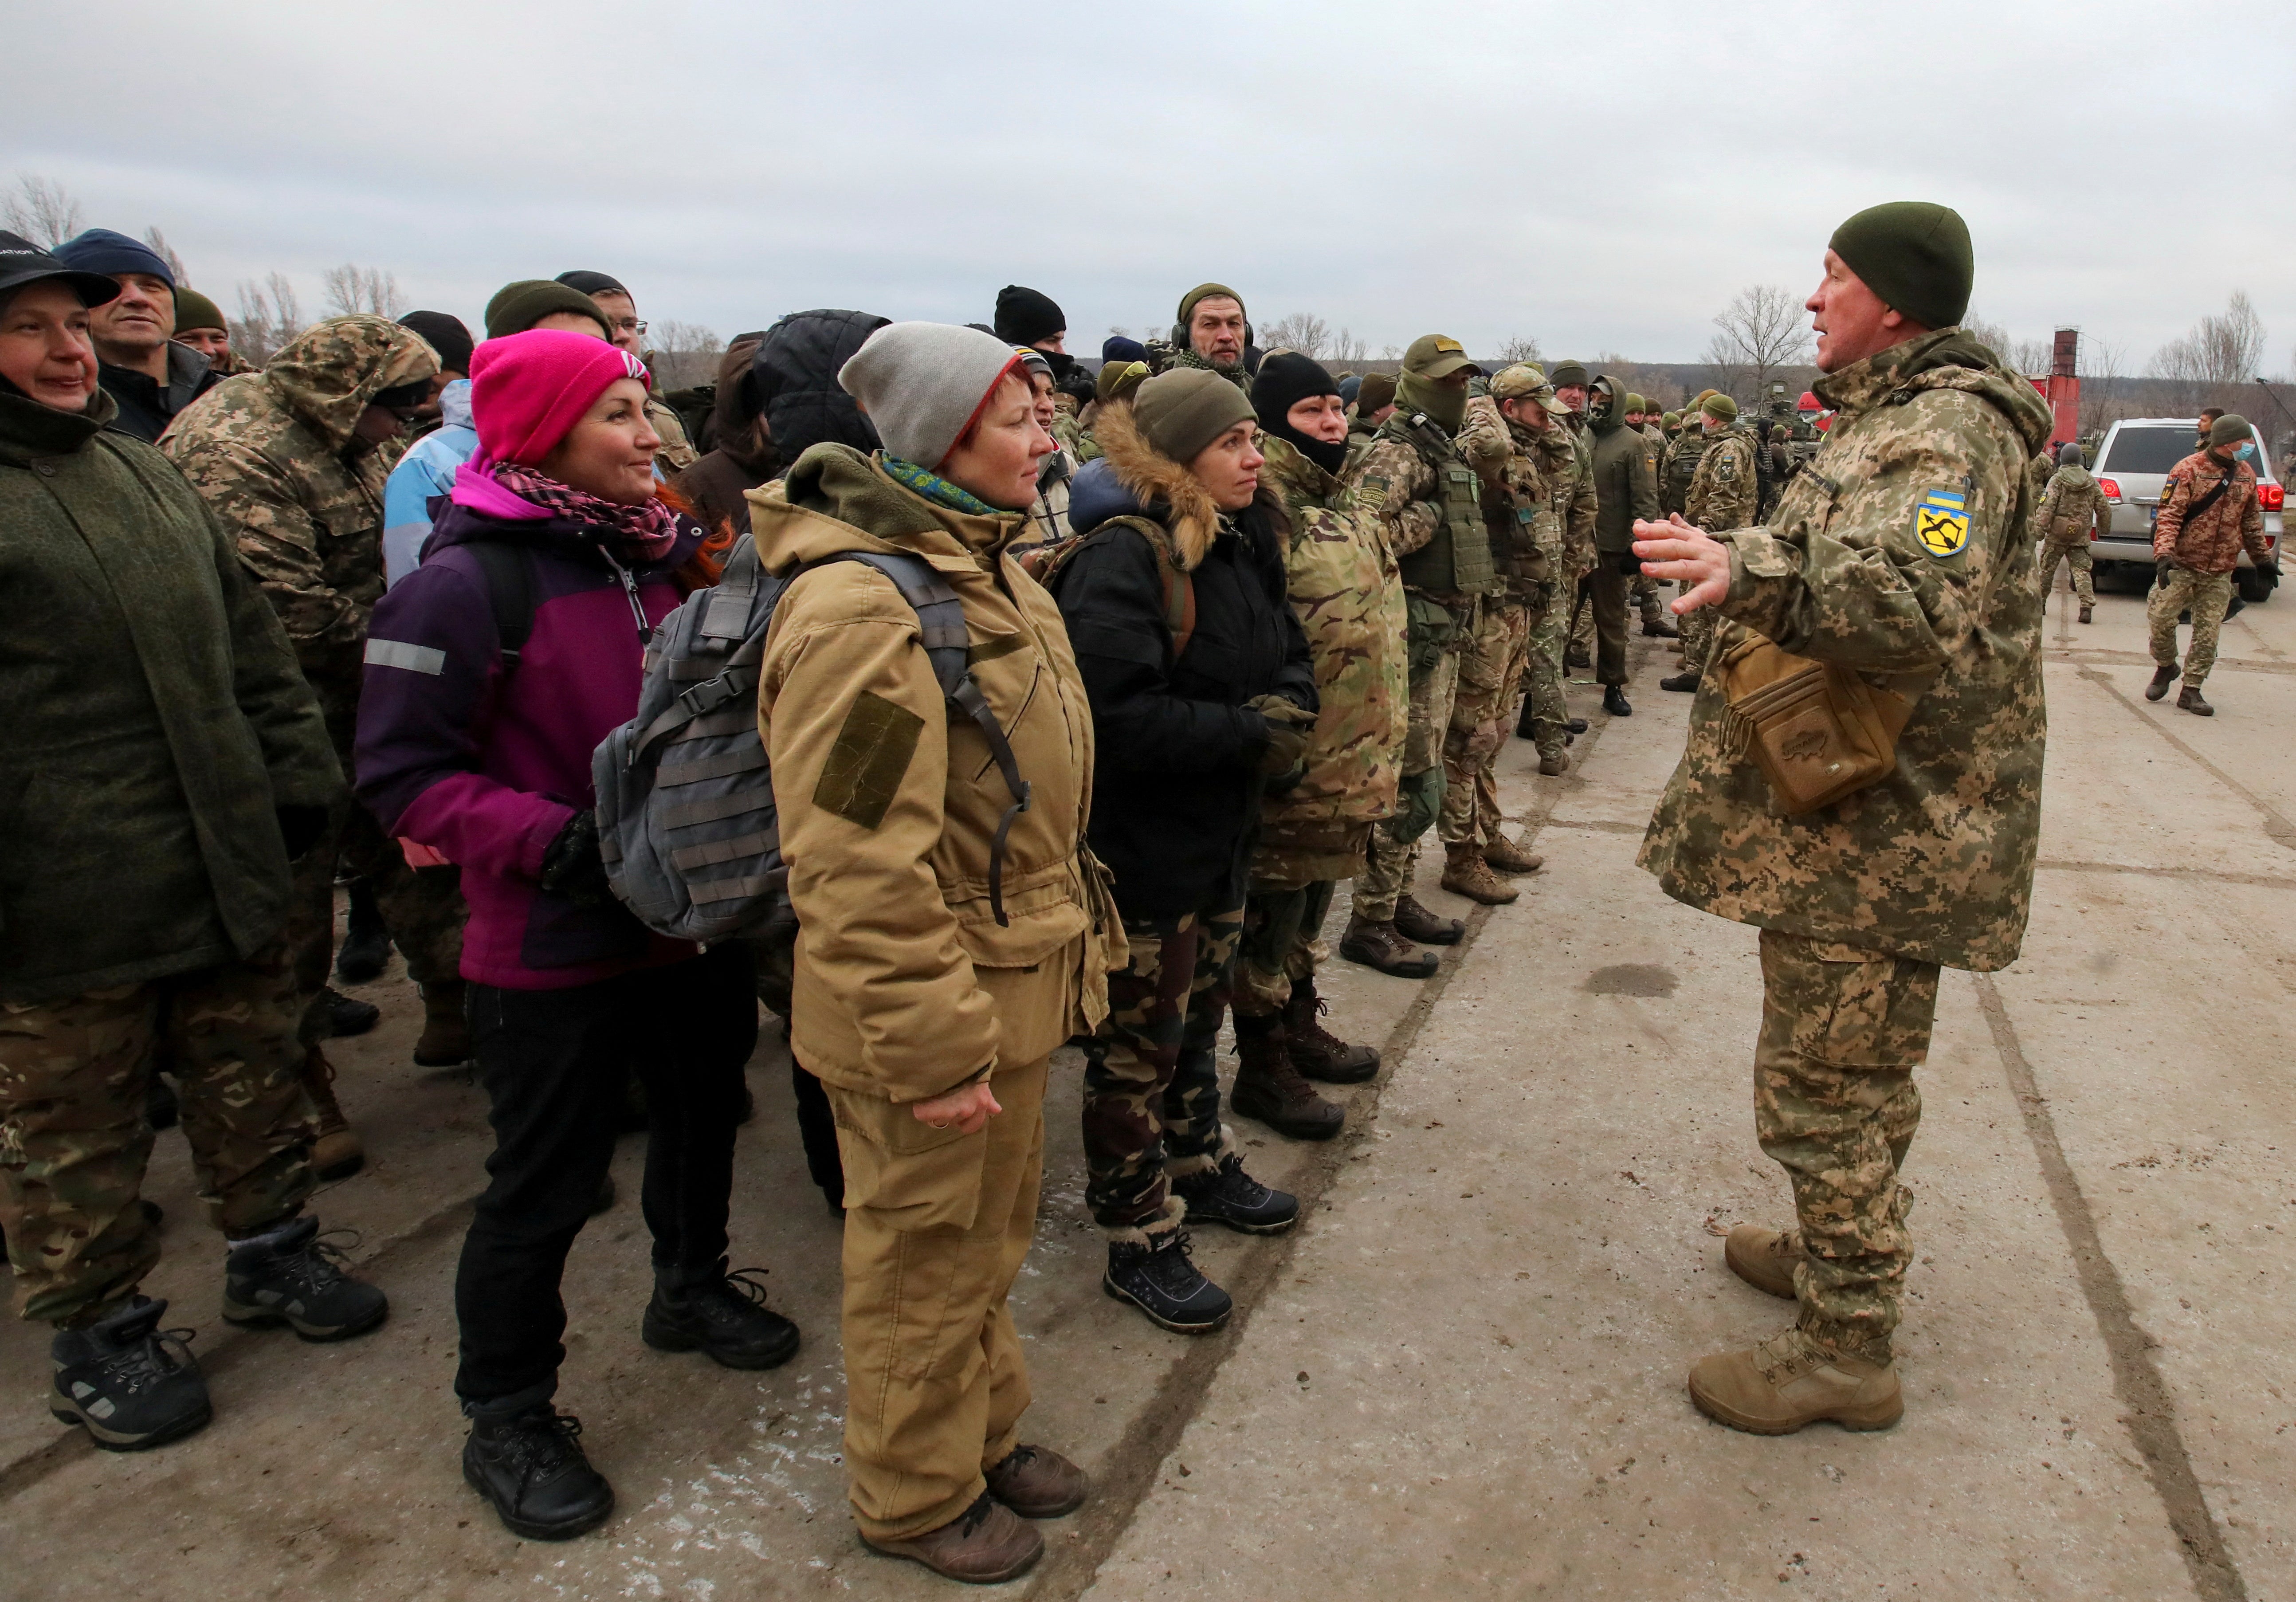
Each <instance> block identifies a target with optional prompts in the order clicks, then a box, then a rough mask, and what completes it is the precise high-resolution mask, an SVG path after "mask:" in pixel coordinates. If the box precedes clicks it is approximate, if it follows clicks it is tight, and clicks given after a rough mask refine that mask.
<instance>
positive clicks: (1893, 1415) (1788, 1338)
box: [1690, 1329, 1906, 1435]
mask: <svg viewBox="0 0 2296 1602" xmlns="http://www.w3.org/2000/svg"><path fill="white" fill-rule="evenodd" d="M1690 1400H1691V1401H1693V1402H1695V1403H1697V1404H1698V1410H1699V1411H1700V1412H1702V1413H1703V1414H1705V1415H1706V1416H1707V1417H1709V1418H1711V1419H1713V1420H1714V1421H1715V1422H1716V1423H1718V1424H1726V1425H1729V1426H1730V1427H1731V1428H1732V1429H1734V1430H1744V1431H1745V1432H1747V1434H1753V1435H1791V1434H1793V1433H1794V1432H1795V1431H1796V1430H1798V1429H1800V1428H1801V1427H1802V1426H1803V1425H1806V1424H1816V1423H1817V1422H1818V1421H1819V1420H1820V1419H1830V1420H1832V1421H1833V1423H1835V1424H1838V1425H1841V1427H1842V1428H1843V1429H1846V1430H1886V1429H1888V1428H1889V1427H1890V1425H1893V1424H1895V1423H1897V1422H1898V1419H1899V1418H1900V1417H1904V1415H1905V1411H1906V1401H1905V1395H1904V1393H1902V1392H1901V1391H1900V1390H1899V1389H1898V1368H1897V1365H1896V1364H1895V1363H1892V1362H1890V1361H1888V1360H1882V1361H1881V1362H1874V1361H1872V1360H1868V1359H1865V1358H1857V1357H1850V1356H1848V1355H1846V1354H1844V1353H1841V1352H1835V1351H1828V1350H1826V1349H1825V1347H1823V1346H1820V1345H1818V1344H1816V1343H1815V1342H1813V1341H1812V1340H1811V1339H1810V1338H1809V1337H1808V1335H1804V1334H1803V1333H1802V1332H1801V1331H1800V1330H1799V1329H1789V1330H1787V1331H1786V1332H1785V1333H1784V1335H1774V1336H1772V1337H1771V1338H1770V1339H1769V1340H1767V1341H1764V1342H1763V1343H1761V1344H1760V1345H1759V1346H1756V1347H1753V1348H1752V1349H1751V1350H1750V1351H1730V1352H1724V1353H1722V1354H1721V1355H1719V1356H1717V1357H1708V1358H1701V1359H1699V1360H1698V1361H1697V1362H1696V1363H1695V1364H1693V1366H1692V1368H1691V1370H1690Z"/></svg>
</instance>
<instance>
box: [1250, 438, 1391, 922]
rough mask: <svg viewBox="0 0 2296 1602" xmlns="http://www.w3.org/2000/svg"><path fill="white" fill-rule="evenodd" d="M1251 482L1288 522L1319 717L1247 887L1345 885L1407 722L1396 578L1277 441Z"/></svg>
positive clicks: (1383, 548)
mask: <svg viewBox="0 0 2296 1602" xmlns="http://www.w3.org/2000/svg"><path fill="white" fill-rule="evenodd" d="M1260 443H1261V448H1263V449H1264V450H1265V451H1266V453H1267V466H1265V467H1264V468H1262V469H1261V470H1260V481H1261V482H1262V483H1263V484H1265V485H1266V486H1267V488H1268V489H1272V490H1274V491H1275V495H1276V498H1277V499H1278V500H1279V501H1281V502H1282V504H1283V513H1284V515H1285V517H1286V519H1287V520H1288V521H1289V522H1290V525H1291V526H1290V529H1289V530H1288V531H1287V532H1286V534H1285V537H1284V542H1283V543H1284V558H1283V565H1284V571H1285V572H1286V574H1287V576H1288V579H1287V582H1288V587H1289V590H1290V593H1291V596H1292V611H1293V612H1297V613H1298V614H1299V617H1300V628H1302V629H1303V630H1305V631H1306V633H1307V636H1308V651H1309V653H1311V655H1312V656H1313V659H1314V661H1315V668H1316V695H1317V697H1318V699H1319V707H1318V710H1317V711H1316V728H1315V733H1314V735H1313V737H1312V738H1311V739H1310V740H1309V742H1308V754H1307V776H1306V777H1305V778H1303V779H1301V780H1300V783H1299V784H1297V785H1294V786H1292V789H1290V790H1288V791H1286V792H1285V793H1283V794H1282V795H1271V796H1269V797H1267V800H1266V801H1264V802H1263V803H1262V805H1261V808H1260V833H1259V847H1258V850H1257V854H1256V856H1255V857H1254V859H1253V862H1252V868H1251V876H1252V880H1253V882H1254V883H1259V884H1267V885H1275V886H1291V885H1299V884H1309V883H1315V882H1316V881H1318V880H1322V879H1344V878H1348V877H1349V876H1350V875H1353V874H1355V873H1356V872H1357V869H1358V868H1359V867H1361V866H1362V863H1363V852H1364V846H1365V842H1367V841H1368V839H1369V838H1370V835H1371V827H1372V825H1374V823H1377V822H1378V821H1379V820H1380V819H1381V818H1383V817H1387V816H1388V815H1389V814H1390V813H1392V812H1393V811H1394V810H1395V787H1396V777H1397V775H1398V771H1399V767H1398V765H1399V763H1400V762H1401V760H1402V755H1403V741H1404V735H1406V733H1407V732H1408V729H1409V725H1410V713H1411V686H1410V680H1409V676H1408V674H1407V672H1406V665H1407V661H1406V650H1405V645H1404V625H1405V611H1404V596H1403V579H1402V576H1401V575H1400V574H1399V573H1398V571H1396V565H1395V557H1394V555H1393V554H1392V553H1391V552H1390V550H1389V549H1388V547H1387V540H1386V538H1385V536H1384V534H1383V533H1382V530H1381V527H1380V523H1379V520H1378V519H1377V518H1376V517H1374V516H1372V515H1371V514H1370V513H1367V512H1366V511H1365V510H1364V509H1363V508H1361V507H1360V506H1358V505H1357V500H1356V492H1355V491H1354V490H1353V489H1350V488H1349V487H1348V486H1347V485H1345V484H1343V483H1342V482H1341V481H1340V480H1338V479H1335V478H1333V476H1332V475H1331V474H1330V473H1328V472H1324V470H1323V469H1322V468H1321V467H1319V466H1317V465H1316V464H1315V463H1313V462H1311V461H1309V460H1308V458H1307V457H1306V456H1302V455H1301V454H1300V452H1299V451H1298V450H1296V449H1294V448H1292V445H1291V444H1290V443H1289V442H1287V441H1285V440H1279V439H1275V438H1267V439H1264V440H1261V442H1260Z"/></svg>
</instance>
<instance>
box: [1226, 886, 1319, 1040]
mask: <svg viewBox="0 0 2296 1602" xmlns="http://www.w3.org/2000/svg"><path fill="white" fill-rule="evenodd" d="M1338 883H1339V882H1338V881H1337V880H1334V879H1322V880H1318V881H1317V882H1316V883H1313V884H1296V885H1283V886H1275V885H1267V886H1262V885H1259V884H1255V885H1253V886H1252V887H1251V895H1249V896H1248V897H1246V898H1245V900H1244V903H1243V941H1242V945H1240V946H1239V947H1238V948H1237V949H1236V959H1235V986H1234V989H1235V1014H1236V1016H1237V1017H1239V1018H1272V1017H1274V1016H1275V1015H1277V1014H1278V1013H1281V1012H1282V1011H1283V1008H1284V1007H1285V1006H1286V1005H1288V1004H1289V1003H1290V1001H1291V999H1292V986H1293V985H1294V984H1296V983H1298V982H1300V981H1301V980H1303V979H1313V978H1314V977H1315V976H1316V965H1317V964H1318V963H1321V962H1324V961H1326V960H1328V959H1329V958H1330V957H1331V954H1332V953H1331V948H1330V947H1329V946H1327V945H1325V944H1324V938H1323V935H1324V919H1325V918H1327V917H1329V916H1331V914H1332V892H1333V891H1334V890H1335V889H1337V888H1338Z"/></svg>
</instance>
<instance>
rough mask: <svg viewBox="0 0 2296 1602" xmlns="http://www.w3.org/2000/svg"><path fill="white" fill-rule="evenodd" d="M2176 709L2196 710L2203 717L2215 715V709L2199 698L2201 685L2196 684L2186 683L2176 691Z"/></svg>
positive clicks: (2184, 710) (2182, 710)
mask: <svg viewBox="0 0 2296 1602" xmlns="http://www.w3.org/2000/svg"><path fill="white" fill-rule="evenodd" d="M2177 711H2180V712H2198V713H2199V714H2200V715H2201V716H2202V717H2203V718H2213V717H2215V716H2216V715H2217V709H2216V708H2214V707H2212V706H2210V704H2209V703H2208V702H2206V701H2203V700H2202V699H2201V686H2198V685H2196V684H2188V685H2186V686H2185V687H2184V688H2183V689H2181V690H2178V691H2177Z"/></svg>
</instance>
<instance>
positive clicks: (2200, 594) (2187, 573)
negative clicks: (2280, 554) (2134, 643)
mask: <svg viewBox="0 0 2296 1602" xmlns="http://www.w3.org/2000/svg"><path fill="white" fill-rule="evenodd" d="M2231 604H2232V575H2231V574H2230V573H2196V572H2194V571H2193V570H2192V569H2191V568H2188V567H2172V568H2170V569H2169V582H2168V583H2166V584H2156V585H2154V586H2153V593H2152V595H2151V596H2148V597H2147V598H2146V600H2145V603H2144V620H2145V622H2146V623H2147V624H2149V625H2151V627H2152V630H2153V661H2155V662H2158V663H2159V664H2160V665H2161V666H2162V667H2164V668H2173V667H2175V666H2176V665H2177V613H2178V612H2184V611H2186V610H2188V609H2189V610H2190V611H2191V612H2192V614H2193V645H2192V649H2190V650H2189V651H2187V652H2185V688H2186V689H2188V690H2197V689H2199V688H2200V687H2201V686H2202V683H2203V682H2204V681H2206V679H2207V678H2208V676H2209V670H2210V669H2211V668H2213V667H2215V666H2216V665H2217V633H2218V630H2219V629H2221V628H2223V627H2224V615H2225V608H2226V607H2227V606H2230V605H2231Z"/></svg>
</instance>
